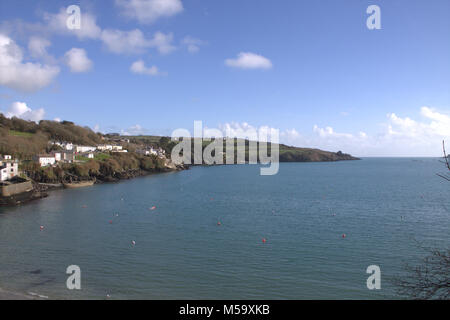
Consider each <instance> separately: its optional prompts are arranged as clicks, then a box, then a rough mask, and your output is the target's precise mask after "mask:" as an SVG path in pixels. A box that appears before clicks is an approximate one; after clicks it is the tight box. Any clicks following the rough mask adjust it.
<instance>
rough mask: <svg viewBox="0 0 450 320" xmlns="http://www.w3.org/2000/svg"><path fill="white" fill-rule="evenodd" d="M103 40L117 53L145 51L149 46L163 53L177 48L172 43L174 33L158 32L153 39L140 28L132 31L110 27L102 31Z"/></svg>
mask: <svg viewBox="0 0 450 320" xmlns="http://www.w3.org/2000/svg"><path fill="white" fill-rule="evenodd" d="M101 40H102V41H103V43H104V44H105V46H106V47H107V48H108V50H110V51H111V52H113V53H117V54H121V53H127V54H132V53H143V52H145V50H146V49H148V48H156V49H157V50H158V51H159V52H160V53H161V54H167V53H170V52H172V51H173V50H174V49H175V47H174V46H172V44H171V42H172V40H173V34H172V33H169V34H164V33H162V32H156V33H155V34H154V37H153V38H152V39H147V38H146V37H145V35H144V33H143V32H142V31H141V30H139V29H135V30H131V31H121V30H110V29H108V30H104V31H103V32H102V35H101Z"/></svg>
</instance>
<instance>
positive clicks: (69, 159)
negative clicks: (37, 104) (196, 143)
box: [0, 139, 166, 183]
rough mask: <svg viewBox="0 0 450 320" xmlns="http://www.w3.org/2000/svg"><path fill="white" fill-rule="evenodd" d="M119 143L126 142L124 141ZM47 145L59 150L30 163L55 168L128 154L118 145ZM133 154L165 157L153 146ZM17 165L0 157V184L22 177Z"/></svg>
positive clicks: (51, 143) (7, 157)
mask: <svg viewBox="0 0 450 320" xmlns="http://www.w3.org/2000/svg"><path fill="white" fill-rule="evenodd" d="M121 141H123V142H127V141H126V139H125V140H121ZM128 142H129V140H128ZM49 145H50V147H53V146H57V147H58V149H59V150H57V151H52V152H50V153H47V154H36V155H35V156H34V157H33V160H32V161H33V162H35V163H37V164H39V166H40V167H51V166H57V165H58V164H60V163H84V162H86V161H89V160H90V159H95V158H96V157H97V156H101V155H104V154H113V153H128V150H126V149H124V148H123V146H122V145H119V144H101V145H97V146H82V145H75V144H73V143H70V142H58V141H50V142H49ZM134 152H135V153H137V154H140V155H143V156H157V157H159V158H161V159H164V158H165V155H166V152H165V150H163V149H162V148H156V147H153V146H146V147H143V148H141V149H136V150H135V151H134ZM19 164H20V160H19V159H14V158H13V156H12V155H0V183H4V182H7V181H13V180H14V178H15V177H18V176H21V175H23V173H22V172H20V171H19ZM24 178H26V177H24Z"/></svg>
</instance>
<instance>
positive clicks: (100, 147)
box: [97, 144, 113, 151]
mask: <svg viewBox="0 0 450 320" xmlns="http://www.w3.org/2000/svg"><path fill="white" fill-rule="evenodd" d="M112 149H113V146H112V145H109V144H103V145H99V146H97V150H100V151H108V150H109V151H111V150H112Z"/></svg>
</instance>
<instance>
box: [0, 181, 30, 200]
mask: <svg viewBox="0 0 450 320" xmlns="http://www.w3.org/2000/svg"><path fill="white" fill-rule="evenodd" d="M31 190H33V184H32V183H31V181H26V182H21V183H14V184H10V185H6V186H0V196H2V197H11V196H13V195H16V194H20V193H23V192H29V191H31Z"/></svg>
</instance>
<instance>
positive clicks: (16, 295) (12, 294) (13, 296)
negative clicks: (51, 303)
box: [0, 288, 48, 301]
mask: <svg viewBox="0 0 450 320" xmlns="http://www.w3.org/2000/svg"><path fill="white" fill-rule="evenodd" d="M47 298H48V297H47ZM0 300H3V301H4V300H45V298H44V297H43V296H39V295H33V294H29V293H20V292H16V291H10V290H5V289H2V288H0Z"/></svg>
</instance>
